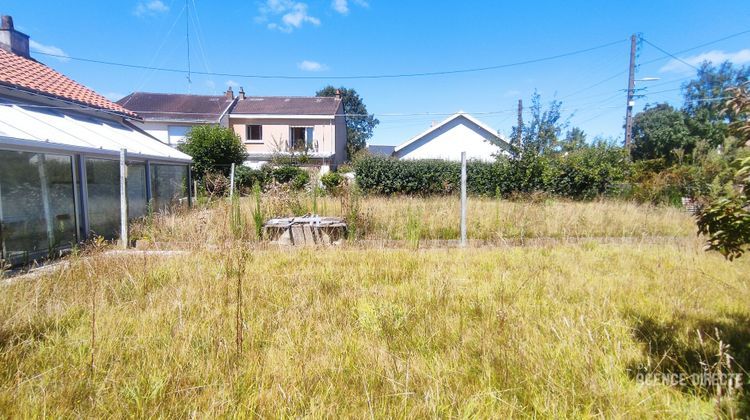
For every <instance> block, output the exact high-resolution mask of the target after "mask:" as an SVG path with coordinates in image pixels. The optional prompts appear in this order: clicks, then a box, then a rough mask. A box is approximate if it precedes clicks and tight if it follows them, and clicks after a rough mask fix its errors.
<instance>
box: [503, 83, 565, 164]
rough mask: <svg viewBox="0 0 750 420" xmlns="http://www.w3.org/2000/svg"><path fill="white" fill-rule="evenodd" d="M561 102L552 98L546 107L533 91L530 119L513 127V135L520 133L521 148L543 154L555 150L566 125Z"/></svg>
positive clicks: (539, 96)
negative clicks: (520, 125)
mask: <svg viewBox="0 0 750 420" xmlns="http://www.w3.org/2000/svg"><path fill="white" fill-rule="evenodd" d="M561 108H562V102H560V101H558V100H552V101H551V102H550V103H549V104H548V106H547V108H546V109H545V108H544V107H543V106H542V97H541V95H539V93H538V92H536V91H534V95H533V96H532V97H531V107H530V108H529V111H530V112H531V121H529V122H528V123H523V127H517V126H515V127H513V128H512V132H513V135H514V136H518V135H519V134H520V135H521V139H522V144H521V148H522V150H523V151H525V152H533V153H536V154H544V153H550V152H554V151H556V148H557V147H558V142H559V137H560V135H561V133H562V131H563V130H564V129H565V127H567V125H568V124H567V121H563V120H562V119H561V118H562V114H561V112H560V110H561Z"/></svg>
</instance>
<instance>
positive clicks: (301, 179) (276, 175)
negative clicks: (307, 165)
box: [234, 165, 310, 190]
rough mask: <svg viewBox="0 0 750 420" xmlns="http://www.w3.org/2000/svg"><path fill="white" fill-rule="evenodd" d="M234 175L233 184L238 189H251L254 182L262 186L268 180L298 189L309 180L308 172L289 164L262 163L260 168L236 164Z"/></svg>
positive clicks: (268, 181)
mask: <svg viewBox="0 0 750 420" xmlns="http://www.w3.org/2000/svg"><path fill="white" fill-rule="evenodd" d="M234 176H235V185H237V187H238V188H240V189H251V188H252V187H253V186H254V185H256V184H257V185H259V186H260V187H261V188H263V187H265V186H266V184H268V183H270V182H276V183H278V184H289V185H291V186H292V188H294V189H297V190H300V189H302V188H304V187H305V186H306V185H307V184H308V183H309V182H310V174H309V173H308V172H307V171H305V170H304V169H302V168H300V167H297V166H291V165H282V166H277V167H273V166H271V165H263V166H262V167H261V168H260V169H251V168H248V167H247V166H238V167H237V169H236V170H235V175H234Z"/></svg>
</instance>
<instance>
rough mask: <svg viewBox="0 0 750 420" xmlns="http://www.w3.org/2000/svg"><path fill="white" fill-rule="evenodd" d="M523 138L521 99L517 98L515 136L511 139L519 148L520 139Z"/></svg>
mask: <svg viewBox="0 0 750 420" xmlns="http://www.w3.org/2000/svg"><path fill="white" fill-rule="evenodd" d="M522 139H523V99H519V100H518V128H517V129H516V138H515V139H513V141H515V143H516V147H518V149H519V150H520V149H521V140H522Z"/></svg>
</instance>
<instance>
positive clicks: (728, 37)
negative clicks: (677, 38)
mask: <svg viewBox="0 0 750 420" xmlns="http://www.w3.org/2000/svg"><path fill="white" fill-rule="evenodd" d="M745 34H750V29H747V30H744V31H741V32H735V33H733V34H730V35H727V36H724V37H721V38H719V39H715V40H713V41H708V42H705V43H703V44H700V45H696V46H694V47H690V48H686V49H684V50H680V51H677V52H675V54H683V53H686V52H690V51H694V50H697V49H699V48H703V47H707V46H709V45H713V44H718V43H719V42H722V41H726V40H727V39H732V38H736V37H738V36H742V35H745ZM644 41H645V40H644ZM649 44H650V43H649ZM651 46H654V45H653V44H651ZM654 47H655V46H654ZM655 48H656V47H655ZM667 54H669V53H667ZM670 56H671V54H670ZM665 58H667V57H659V58H655V59H653V60H649V61H644V62H642V63H640V65H641V66H643V65H646V64H651V63H655V62H657V61H661V60H663V59H665Z"/></svg>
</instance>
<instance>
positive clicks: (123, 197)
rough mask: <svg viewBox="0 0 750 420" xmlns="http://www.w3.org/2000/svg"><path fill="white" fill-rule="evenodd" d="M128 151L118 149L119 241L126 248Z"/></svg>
mask: <svg viewBox="0 0 750 420" xmlns="http://www.w3.org/2000/svg"><path fill="white" fill-rule="evenodd" d="M127 154H128V151H127V149H120V241H121V245H122V247H123V249H127V248H128V182H127V179H128V167H127V165H126V164H125V160H126V158H127Z"/></svg>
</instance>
